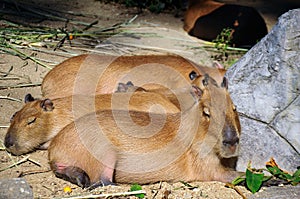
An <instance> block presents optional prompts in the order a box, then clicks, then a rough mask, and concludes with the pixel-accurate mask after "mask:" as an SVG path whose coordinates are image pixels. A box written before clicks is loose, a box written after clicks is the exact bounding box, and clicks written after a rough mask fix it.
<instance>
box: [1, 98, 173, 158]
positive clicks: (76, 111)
mask: <svg viewBox="0 0 300 199" xmlns="http://www.w3.org/2000/svg"><path fill="white" fill-rule="evenodd" d="M44 101H45V100H41V99H40V100H34V101H31V102H27V103H25V105H24V106H23V108H22V109H21V110H19V111H18V112H16V114H15V115H14V117H13V118H12V120H11V124H10V127H9V129H8V131H7V135H6V139H5V145H6V146H7V149H8V150H9V151H10V152H12V153H13V154H15V155H20V154H24V153H28V152H30V151H32V150H34V149H35V148H38V147H40V146H41V145H42V144H45V143H46V145H44V146H43V147H44V148H47V144H49V143H48V142H49V141H51V139H52V138H53V137H54V136H55V135H56V134H57V133H58V132H59V131H60V130H61V129H62V128H63V127H64V126H66V125H67V124H69V123H70V122H72V121H74V119H76V118H79V117H80V116H82V115H85V114H87V113H90V112H94V111H95V110H102V109H111V108H113V109H116V110H139V111H146V112H151V113H162V112H170V113H175V112H179V109H178V108H177V107H176V106H175V105H174V104H172V103H171V102H170V101H169V100H168V99H167V98H166V97H164V96H162V95H160V94H157V93H151V92H135V93H114V94H104V95H97V96H96V97H95V98H94V97H86V96H80V95H76V96H69V97H64V98H58V99H53V100H49V99H46V101H48V102H50V103H51V102H52V103H53V105H48V109H44V108H42V107H41V103H43V102H44ZM30 121H31V122H30ZM28 123H29V124H28Z"/></svg>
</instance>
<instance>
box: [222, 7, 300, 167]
mask: <svg viewBox="0 0 300 199" xmlns="http://www.w3.org/2000/svg"><path fill="white" fill-rule="evenodd" d="M299 55H300V9H295V10H290V11H289V12H287V13H285V14H283V15H282V16H281V17H280V18H279V21H278V23H277V24H276V25H275V26H274V28H273V29H272V30H271V31H270V33H269V34H268V35H267V36H266V37H264V38H263V39H262V40H261V41H260V42H259V43H258V44H257V45H255V46H254V47H253V48H252V49H251V50H250V51H249V52H248V53H247V54H246V55H244V56H243V57H242V58H241V59H240V60H239V61H238V62H237V63H236V64H235V65H234V66H232V68H230V69H229V70H228V72H227V74H226V76H227V77H228V79H229V82H230V86H229V91H230V93H231V97H232V99H233V101H234V103H235V104H236V105H237V107H238V111H239V112H240V113H241V125H242V133H243V135H242V137H241V156H240V158H239V162H238V165H237V169H238V170H242V171H245V168H246V167H247V164H248V161H249V160H251V162H252V166H253V167H256V168H264V167H265V162H267V161H268V160H269V159H270V157H274V158H275V160H276V162H277V163H278V164H279V166H281V167H282V168H284V169H286V170H289V171H294V170H296V168H297V166H300V97H299V93H300V90H299V89H300V81H299V78H300V56H299Z"/></svg>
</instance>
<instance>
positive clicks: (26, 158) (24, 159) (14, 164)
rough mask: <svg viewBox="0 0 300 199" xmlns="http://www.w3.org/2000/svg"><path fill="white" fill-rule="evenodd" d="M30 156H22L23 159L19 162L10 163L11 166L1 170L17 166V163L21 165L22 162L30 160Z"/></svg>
mask: <svg viewBox="0 0 300 199" xmlns="http://www.w3.org/2000/svg"><path fill="white" fill-rule="evenodd" d="M29 157H30V155H28V156H26V157H24V158H22V159H21V160H19V161H18V162H16V163H13V164H12V165H10V166H8V167H6V168H3V169H0V172H1V171H5V170H7V169H10V168H12V167H14V166H17V165H19V164H22V163H24V162H26V161H27V160H28V158H29Z"/></svg>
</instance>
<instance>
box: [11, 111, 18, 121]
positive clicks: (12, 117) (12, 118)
mask: <svg viewBox="0 0 300 199" xmlns="http://www.w3.org/2000/svg"><path fill="white" fill-rule="evenodd" d="M16 114H17V112H15V113H14V114H13V115H12V116H11V118H10V122H12V121H13V120H14V117H15V116H16Z"/></svg>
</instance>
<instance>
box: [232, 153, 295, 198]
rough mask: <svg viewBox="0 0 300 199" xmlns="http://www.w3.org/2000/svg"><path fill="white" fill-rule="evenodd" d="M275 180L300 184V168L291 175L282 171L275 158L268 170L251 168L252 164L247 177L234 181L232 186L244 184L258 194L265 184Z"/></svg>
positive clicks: (249, 166) (267, 166) (267, 167)
mask: <svg viewBox="0 0 300 199" xmlns="http://www.w3.org/2000/svg"><path fill="white" fill-rule="evenodd" d="M263 171H267V172H269V173H270V174H271V176H265V174H264V173H263ZM273 179H275V180H281V181H283V182H285V183H288V184H291V185H294V186H295V185H297V184H299V183H300V168H298V170H297V171H295V173H293V174H289V173H288V172H286V171H284V170H282V169H281V168H280V167H279V166H278V165H277V163H276V162H275V160H274V159H273V158H271V159H270V161H269V162H267V163H266V169H255V168H251V164H250V163H249V164H248V168H247V169H246V173H245V175H243V176H240V177H238V178H236V179H234V180H233V181H232V182H231V184H232V185H233V186H235V185H238V184H241V183H243V182H244V183H245V184H246V187H247V188H248V189H249V190H250V191H251V192H252V193H256V192H257V191H259V189H260V188H261V186H262V184H263V182H266V181H269V180H273Z"/></svg>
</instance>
